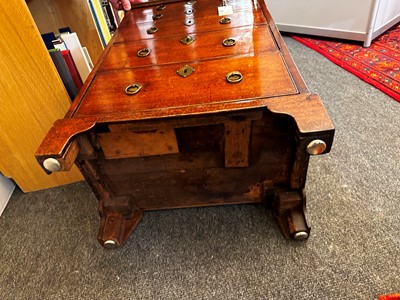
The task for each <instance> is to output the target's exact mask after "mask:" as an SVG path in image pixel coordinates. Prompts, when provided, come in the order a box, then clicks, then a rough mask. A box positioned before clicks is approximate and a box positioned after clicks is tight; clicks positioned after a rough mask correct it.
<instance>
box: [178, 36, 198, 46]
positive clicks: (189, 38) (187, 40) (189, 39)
mask: <svg viewBox="0 0 400 300" xmlns="http://www.w3.org/2000/svg"><path fill="white" fill-rule="evenodd" d="M194 41H195V38H194V37H192V36H190V35H188V36H186V37H184V38H183V39H181V43H182V44H185V45H190V44H191V43H193V42H194Z"/></svg>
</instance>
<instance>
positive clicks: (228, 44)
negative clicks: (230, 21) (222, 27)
mask: <svg viewBox="0 0 400 300" xmlns="http://www.w3.org/2000/svg"><path fill="white" fill-rule="evenodd" d="M222 45H224V46H225V47H232V46H234V45H236V40H235V39H234V38H227V39H224V40H223V41H222Z"/></svg>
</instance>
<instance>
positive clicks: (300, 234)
mask: <svg viewBox="0 0 400 300" xmlns="http://www.w3.org/2000/svg"><path fill="white" fill-rule="evenodd" d="M293 238H294V239H295V240H297V241H304V240H306V239H308V233H307V232H306V231H299V232H296V233H295V234H294V235H293Z"/></svg>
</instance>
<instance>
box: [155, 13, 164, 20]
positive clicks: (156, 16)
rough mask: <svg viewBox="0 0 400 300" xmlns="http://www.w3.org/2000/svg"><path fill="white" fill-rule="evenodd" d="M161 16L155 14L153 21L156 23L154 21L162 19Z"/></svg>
mask: <svg viewBox="0 0 400 300" xmlns="http://www.w3.org/2000/svg"><path fill="white" fill-rule="evenodd" d="M162 16H163V14H155V15H153V17H152V18H153V20H154V21H156V20H159V19H161V18H162Z"/></svg>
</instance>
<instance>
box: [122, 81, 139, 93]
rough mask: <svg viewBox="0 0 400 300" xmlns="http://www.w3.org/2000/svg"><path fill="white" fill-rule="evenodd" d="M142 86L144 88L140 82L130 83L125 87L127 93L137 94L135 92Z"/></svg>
mask: <svg viewBox="0 0 400 300" xmlns="http://www.w3.org/2000/svg"><path fill="white" fill-rule="evenodd" d="M141 88H142V85H141V84H140V83H138V82H136V83H133V84H130V85H128V86H127V87H126V88H125V94H127V95H135V94H137V93H139V91H140V89H141Z"/></svg>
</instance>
